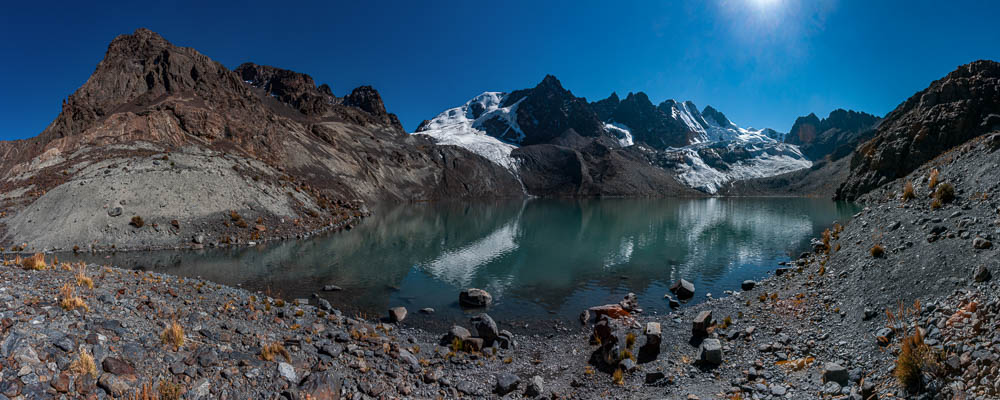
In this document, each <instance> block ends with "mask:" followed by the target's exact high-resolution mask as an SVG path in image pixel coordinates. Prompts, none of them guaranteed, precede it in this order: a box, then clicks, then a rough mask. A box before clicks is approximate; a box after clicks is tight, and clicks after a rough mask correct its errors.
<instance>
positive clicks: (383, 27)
mask: <svg viewBox="0 0 1000 400" xmlns="http://www.w3.org/2000/svg"><path fill="white" fill-rule="evenodd" d="M101 3H102V2H101V1H79V2H65V4H53V3H49V2H41V1H37V2H34V1H29V2H10V3H8V4H5V5H4V7H3V10H2V11H0V37H2V40H0V54H2V59H0V138H2V139H16V138H26V137H31V136H35V135H37V134H38V133H40V132H41V131H42V130H43V129H45V127H46V126H47V125H48V124H49V122H51V121H52V120H53V119H54V118H55V117H56V115H57V114H58V113H59V111H60V105H61V103H62V100H63V99H64V98H66V97H67V96H68V95H69V94H70V93H72V92H73V91H75V90H76V89H77V88H78V87H79V86H80V85H82V84H83V83H84V82H85V81H86V80H87V77H89V76H90V74H91V73H92V72H93V71H94V68H95V67H96V65H97V63H98V62H100V60H101V59H102V58H103V57H104V52H105V50H106V49H107V45H108V43H110V42H111V40H112V39H113V38H114V37H115V36H116V35H119V34H124V33H131V32H133V31H134V30H135V29H136V28H139V27H147V28H149V29H152V30H153V31H155V32H158V33H160V34H161V35H163V36H164V37H165V38H166V39H167V40H169V41H171V42H173V43H174V44H175V45H179V46H185V47H193V48H195V49H197V50H199V51H200V52H202V53H204V54H206V55H208V56H209V57H212V58H213V59H215V60H216V61H219V62H221V63H222V64H224V65H226V66H227V67H230V68H235V67H236V66H237V65H239V64H240V63H242V62H245V61H253V62H256V63H258V64H266V65H273V66H278V67H283V68H288V69H292V70H295V71H299V72H305V73H308V74H310V75H312V76H313V78H315V79H316V81H317V84H319V83H328V84H329V85H330V86H331V87H332V88H333V91H334V93H335V94H337V95H338V96H343V95H345V94H346V93H348V92H350V90H351V89H352V88H354V87H357V86H360V85H367V84H370V85H372V86H374V87H375V88H376V89H378V91H379V92H380V93H381V94H382V96H383V99H384V100H385V103H386V107H387V108H388V109H389V111H390V112H394V113H396V114H398V115H399V117H400V119H401V120H402V122H403V125H404V127H405V128H406V129H407V130H410V131H412V130H414V129H415V128H416V126H417V124H419V123H420V121H421V120H423V119H429V118H432V117H434V116H435V115H437V114H438V113H439V112H441V111H443V110H445V109H447V108H451V107H455V106H458V105H461V104H462V103H464V102H465V101H467V100H468V99H470V98H472V97H473V96H475V95H477V94H479V93H481V92H484V91H508V92H509V91H512V90H516V89H521V88H526V87H532V86H534V85H536V84H537V83H538V82H539V81H541V79H542V78H543V77H544V76H545V74H553V75H555V76H556V77H558V78H559V79H560V81H562V83H563V86H564V87H566V88H568V89H570V90H572V91H573V93H574V94H576V95H578V96H584V97H586V98H587V99H588V100H590V101H595V100H598V99H601V98H604V97H607V96H608V95H609V94H611V92H613V91H614V92H618V94H619V95H622V96H624V95H625V94H626V93H628V92H630V91H644V92H646V93H647V94H648V95H649V97H650V99H651V100H653V101H654V102H657V103H658V102H660V101H662V100H665V99H668V98H673V99H677V100H693V101H694V102H695V103H696V104H697V105H698V106H699V107H703V106H705V105H706V104H711V105H712V106H714V107H716V108H717V109H719V110H720V111H722V112H723V113H725V114H726V115H727V116H728V117H729V118H730V119H732V120H733V121H735V122H737V123H738V124H740V125H742V126H753V127H758V128H760V127H771V128H775V129H777V130H779V131H787V130H788V129H789V128H790V127H791V125H792V123H793V122H794V120H795V118H796V117H797V116H800V115H806V114H808V113H810V112H815V113H816V114H817V115H820V116H826V115H827V114H828V113H829V112H830V111H831V110H833V109H835V108H849V109H855V110H861V111H866V112H870V113H873V114H876V115H879V116H882V115H884V114H885V113H887V112H889V111H891V110H892V109H893V108H895V107H896V106H897V105H898V104H899V103H901V102H902V101H903V100H905V99H906V98H907V97H909V96H910V95H912V94H913V93H915V92H917V91H919V90H922V89H923V88H925V87H927V86H928V84H929V83H930V82H931V81H933V80H935V79H938V78H940V77H943V76H944V75H945V74H947V73H948V72H950V71H952V70H954V69H955V67H957V66H959V65H961V64H965V63H968V62H971V61H974V60H977V59H992V60H998V59H1000V28H998V22H997V16H998V15H1000V2H991V1H970V2H966V1H947V2H942V1H899V2H890V1H843V0H842V1H825V0H818V1H816V0H809V1H794V0H709V1H703V2H702V1H652V0H650V1H634V2H633V1H599V2H597V1H593V2H592V1H565V2H564V1H538V0H533V1H499V2H498V1H468V0H465V1H455V2H450V1H448V2H446V1H429V2H419V1H402V0H401V1H394V2H380V1H368V0H366V1H325V2H317V3H310V2H302V1H286V2H280V1H269V2H254V1H249V2H234V3H231V4H212V3H213V2H204V1H198V2H185V1H177V2H174V1H163V2H158V1H144V2H135V3H136V4H130V3H133V2H108V3H106V4H101Z"/></svg>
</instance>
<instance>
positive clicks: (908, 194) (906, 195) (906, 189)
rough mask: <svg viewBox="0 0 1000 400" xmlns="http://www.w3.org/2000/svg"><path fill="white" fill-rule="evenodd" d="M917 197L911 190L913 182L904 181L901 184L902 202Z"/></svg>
mask: <svg viewBox="0 0 1000 400" xmlns="http://www.w3.org/2000/svg"><path fill="white" fill-rule="evenodd" d="M916 197H917V195H916V193H914V192H913V183H912V182H910V181H906V185H903V202H904V203H905V202H907V201H909V200H912V199H915V198H916Z"/></svg>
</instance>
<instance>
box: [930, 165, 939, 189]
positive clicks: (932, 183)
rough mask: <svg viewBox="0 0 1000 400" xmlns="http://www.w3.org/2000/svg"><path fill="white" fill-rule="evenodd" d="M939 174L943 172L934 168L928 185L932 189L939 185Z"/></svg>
mask: <svg viewBox="0 0 1000 400" xmlns="http://www.w3.org/2000/svg"><path fill="white" fill-rule="evenodd" d="M938 175H941V173H940V172H938V170H937V169H934V170H932V171H931V177H930V179H929V180H928V181H927V187H929V188H931V189H934V187H935V186H937V184H938Z"/></svg>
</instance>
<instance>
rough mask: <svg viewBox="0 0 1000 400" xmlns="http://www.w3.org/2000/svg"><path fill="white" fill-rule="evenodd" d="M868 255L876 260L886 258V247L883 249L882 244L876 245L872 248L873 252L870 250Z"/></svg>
mask: <svg viewBox="0 0 1000 400" xmlns="http://www.w3.org/2000/svg"><path fill="white" fill-rule="evenodd" d="M868 253H870V254H871V255H872V257H875V258H882V257H885V247H882V244H876V245H874V246H872V248H871V250H868Z"/></svg>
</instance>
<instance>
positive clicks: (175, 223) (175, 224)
mask: <svg viewBox="0 0 1000 400" xmlns="http://www.w3.org/2000/svg"><path fill="white" fill-rule="evenodd" d="M170 225H171V226H173V227H174V229H181V222H180V221H178V220H176V219H172V220H170Z"/></svg>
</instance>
